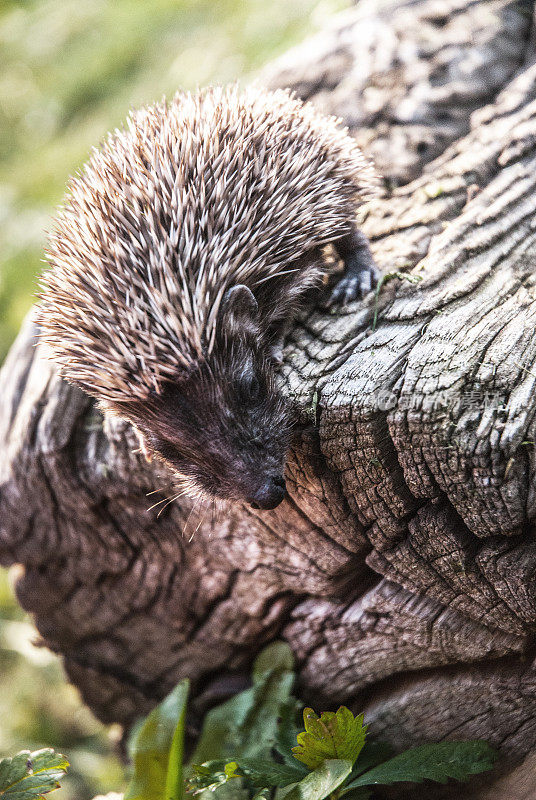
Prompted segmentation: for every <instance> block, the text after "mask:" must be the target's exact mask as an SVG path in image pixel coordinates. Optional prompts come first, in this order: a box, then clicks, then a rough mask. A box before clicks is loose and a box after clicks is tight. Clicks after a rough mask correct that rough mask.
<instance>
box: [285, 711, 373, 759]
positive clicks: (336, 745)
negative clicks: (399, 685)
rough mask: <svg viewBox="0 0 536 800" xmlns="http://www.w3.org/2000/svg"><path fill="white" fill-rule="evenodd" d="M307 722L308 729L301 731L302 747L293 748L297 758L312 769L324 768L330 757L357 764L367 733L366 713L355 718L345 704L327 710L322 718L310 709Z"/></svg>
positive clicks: (306, 718) (304, 717)
mask: <svg viewBox="0 0 536 800" xmlns="http://www.w3.org/2000/svg"><path fill="white" fill-rule="evenodd" d="M303 723H304V725H305V731H304V732H303V733H299V734H298V737H297V738H298V746H297V747H293V748H292V752H293V753H294V756H295V758H297V759H298V760H299V761H302V762H303V763H304V764H305V766H306V767H309V769H316V767H320V766H321V765H322V763H323V762H324V761H325V760H326V759H327V758H338V759H344V760H347V761H349V762H350V765H351V766H353V764H354V762H355V760H356V758H357V757H358V755H359V753H360V752H361V750H362V749H363V745H364V744H365V737H366V735H367V726H366V725H365V726H364V727H363V714H361V715H360V716H359V717H354V715H353V714H352V712H351V711H349V710H348V709H347V708H346V707H345V706H341V707H340V708H339V710H338V711H335V712H333V711H324V712H323V713H322V715H321V716H320V717H318V716H317V715H316V714H315V712H314V711H313V709H312V708H306V709H305V710H304V712H303Z"/></svg>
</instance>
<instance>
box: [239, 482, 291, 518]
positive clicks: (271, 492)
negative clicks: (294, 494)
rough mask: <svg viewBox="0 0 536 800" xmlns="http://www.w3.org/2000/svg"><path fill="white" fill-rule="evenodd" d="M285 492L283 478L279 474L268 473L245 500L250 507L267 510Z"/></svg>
mask: <svg viewBox="0 0 536 800" xmlns="http://www.w3.org/2000/svg"><path fill="white" fill-rule="evenodd" d="M286 493H287V491H286V486H285V479H284V478H283V477H282V476H281V475H270V477H269V478H267V479H266V480H265V482H264V483H263V484H262V485H261V486H260V487H259V488H258V489H257V491H256V492H255V494H254V495H252V496H251V497H248V498H247V502H248V503H249V504H250V506H251V507H252V508H256V509H262V510H263V511H269V510H271V509H272V508H276V506H278V505H279V503H281V501H282V500H284V498H285V495H286Z"/></svg>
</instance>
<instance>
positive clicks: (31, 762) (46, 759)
mask: <svg viewBox="0 0 536 800" xmlns="http://www.w3.org/2000/svg"><path fill="white" fill-rule="evenodd" d="M68 766H69V762H68V761H67V759H66V758H65V756H62V755H61V753H55V752H54V750H51V749H50V748H45V749H44V750H36V751H35V752H33V753H31V752H30V751H29V750H23V751H22V752H20V753H17V755H15V756H13V758H2V759H0V797H1V798H2V800H34V799H35V798H38V797H43V795H45V794H48V792H53V791H54V789H58V788H59V785H60V784H59V781H60V780H61V778H63V776H64V775H65V773H66V771H67V767H68Z"/></svg>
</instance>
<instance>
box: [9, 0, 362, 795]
mask: <svg viewBox="0 0 536 800" xmlns="http://www.w3.org/2000/svg"><path fill="white" fill-rule="evenodd" d="M350 4H351V1H350V0H321V2H319V0H174V1H173V0H152V2H147V0H113V1H112V0H34V1H33V2H32V0H25V2H10V0H0V363H1V361H2V360H3V358H4V356H5V354H6V352H7V350H8V348H9V345H10V343H11V342H12V340H13V338H14V337H15V335H16V333H17V330H18V328H19V325H20V323H21V321H22V318H23V316H24V314H25V313H26V311H27V310H28V309H29V307H30V305H31V304H32V302H33V295H34V293H35V291H36V288H37V284H36V276H37V275H38V273H39V272H40V270H41V268H42V249H43V240H44V237H43V231H44V229H45V228H46V227H47V225H48V224H49V221H50V219H51V215H52V213H53V209H54V207H55V206H56V205H57V204H58V203H59V202H60V200H61V196H62V193H63V188H64V186H65V183H66V180H67V177H68V176H69V174H70V173H72V172H74V171H75V170H76V169H77V168H78V167H79V166H80V165H81V164H82V163H83V161H84V160H85V159H86V157H87V155H88V152H89V150H90V148H91V146H92V145H94V144H96V143H98V142H99V140H101V139H102V138H103V136H104V134H105V133H106V131H107V130H108V129H109V128H111V127H113V126H115V125H117V124H119V123H120V122H121V120H122V119H123V118H124V117H125V116H126V114H127V113H128V110H129V108H131V107H132V106H137V105H140V104H142V103H147V102H151V101H153V100H156V99H160V98H161V96H162V95H163V94H166V95H168V96H169V95H172V94H173V93H174V91H176V89H178V88H187V89H193V88H195V87H196V86H198V85H204V84H206V83H210V82H227V81H232V80H234V79H236V78H245V77H247V76H248V75H249V74H252V73H254V72H255V71H256V70H258V69H259V68H260V67H261V66H262V65H263V64H264V63H266V62H267V61H268V60H270V59H271V58H273V57H275V56H276V55H278V54H279V53H281V52H284V51H285V50H286V49H287V48H288V47H289V46H291V45H293V44H295V43H297V42H299V41H301V40H302V39H303V38H304V37H305V36H306V35H307V34H309V33H312V32H314V31H315V30H317V29H319V28H321V27H322V26H323V25H325V24H326V22H327V21H328V20H329V18H330V17H331V16H332V15H333V14H334V13H335V12H336V11H339V10H341V9H344V8H346V7H348V6H349V5H350ZM34 637H35V633H34V630H33V628H32V626H31V623H30V621H29V620H28V619H27V618H26V617H25V616H24V615H23V614H22V612H21V611H20V609H19V608H18V607H17V605H16V602H15V601H14V599H13V594H12V592H11V589H10V587H9V581H8V578H7V574H6V572H5V571H2V570H0V756H2V755H9V754H12V753H14V752H16V751H17V750H20V749H22V748H26V747H29V748H34V749H35V748H38V747H43V746H47V745H48V746H52V747H55V748H57V749H59V750H60V751H62V752H64V753H65V754H66V755H67V756H68V758H69V760H70V761H71V763H72V769H71V772H70V775H69V777H68V778H67V779H66V781H65V782H64V788H63V789H62V791H61V798H63V800H74V798H77V800H86V798H91V797H93V796H94V795H95V794H97V793H99V792H105V791H108V790H112V789H119V788H121V785H122V780H123V770H122V767H121V765H120V764H119V762H118V760H117V759H116V758H115V756H114V755H113V744H112V739H113V735H114V731H113V730H112V731H108V730H107V729H106V728H104V726H102V725H99V724H98V723H97V722H96V721H95V720H94V719H93V718H92V717H91V714H90V713H89V711H88V710H87V709H86V708H84V707H83V706H82V704H81V702H80V700H79V698H78V695H77V693H76V691H75V689H73V687H71V686H69V685H68V684H66V683H65V681H64V679H63V675H62V671H61V666H60V663H59V660H58V659H57V658H56V657H54V656H53V655H52V654H51V653H49V652H48V651H47V650H43V649H40V648H36V647H34V646H33V645H32V639H33V638H34ZM115 733H116V732H115Z"/></svg>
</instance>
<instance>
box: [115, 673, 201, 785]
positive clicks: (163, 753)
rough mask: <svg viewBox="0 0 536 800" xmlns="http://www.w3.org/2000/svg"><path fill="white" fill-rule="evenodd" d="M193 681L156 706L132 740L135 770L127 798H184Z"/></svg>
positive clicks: (177, 689)
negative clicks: (186, 736)
mask: <svg viewBox="0 0 536 800" xmlns="http://www.w3.org/2000/svg"><path fill="white" fill-rule="evenodd" d="M188 688H189V683H188V681H187V680H184V681H181V682H180V683H179V684H178V685H177V686H176V687H175V688H174V689H173V691H172V692H170V693H169V694H168V696H167V697H166V698H165V699H164V700H163V701H162V702H161V703H160V705H158V706H157V707H156V708H154V709H153V710H152V711H151V713H150V714H149V716H148V717H147V718H146V719H145V721H144V722H143V724H142V725H141V726H139V727H138V728H137V729H136V730H135V732H134V734H133V736H132V737H131V739H130V742H129V751H130V755H131V758H132V761H133V766H134V774H133V776H132V780H131V781H130V783H129V785H128V787H127V790H126V792H125V800H163V799H164V798H165V800H181V799H182V797H183V792H184V789H183V786H184V781H183V775H182V762H183V745H184V725H185V720H186V702H187V699H188Z"/></svg>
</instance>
